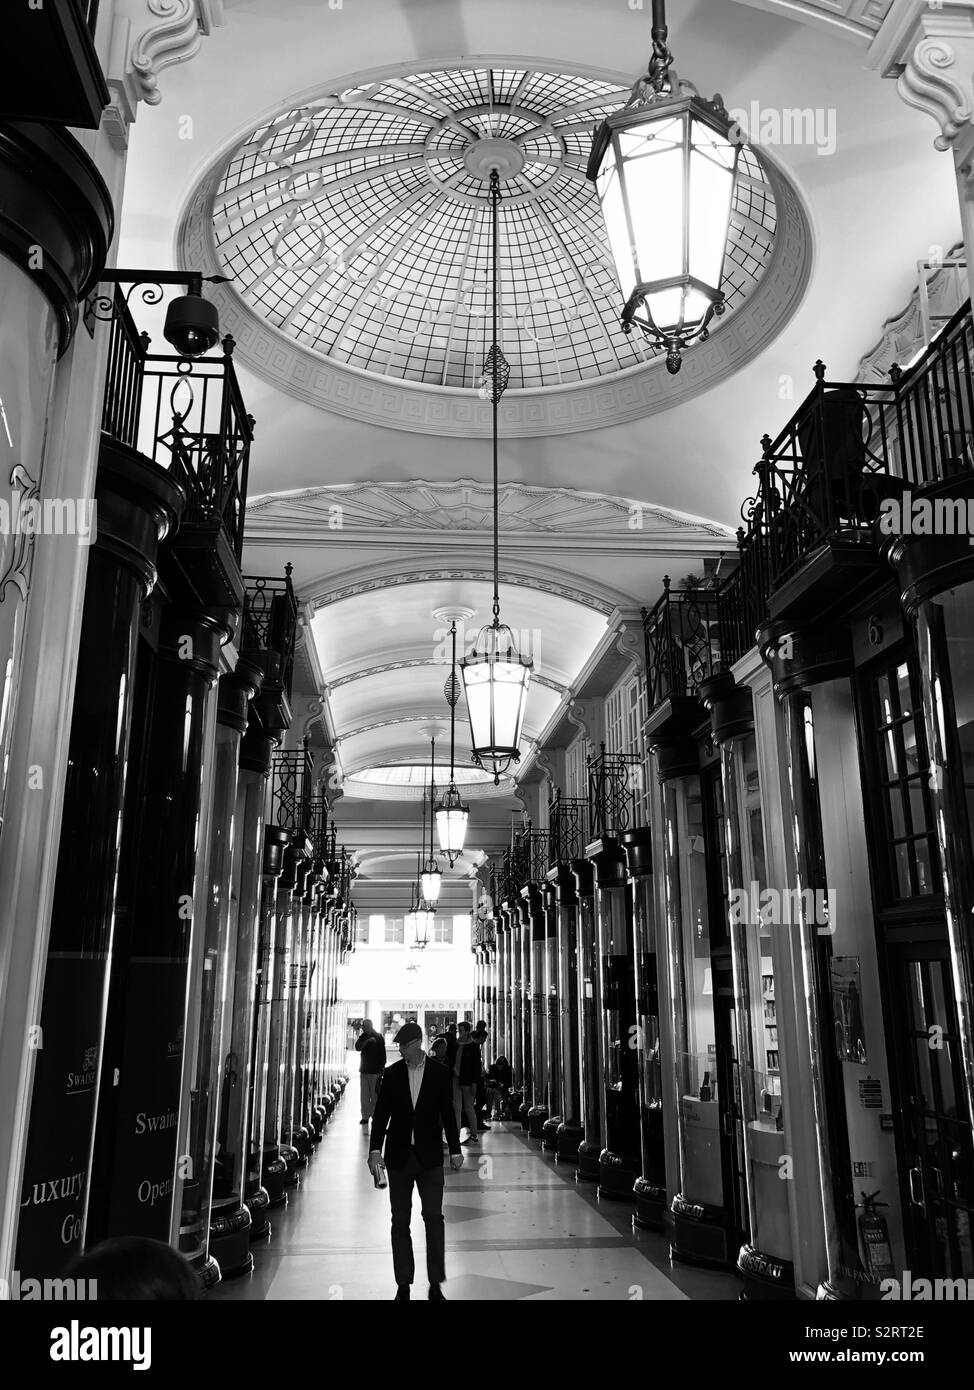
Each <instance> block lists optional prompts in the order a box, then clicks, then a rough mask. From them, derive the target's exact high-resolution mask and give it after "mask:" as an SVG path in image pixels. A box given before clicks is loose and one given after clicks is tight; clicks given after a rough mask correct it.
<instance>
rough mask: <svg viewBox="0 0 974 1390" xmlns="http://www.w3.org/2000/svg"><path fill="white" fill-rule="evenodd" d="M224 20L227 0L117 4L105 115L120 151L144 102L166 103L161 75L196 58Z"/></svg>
mask: <svg viewBox="0 0 974 1390" xmlns="http://www.w3.org/2000/svg"><path fill="white" fill-rule="evenodd" d="M223 21H224V15H223V0H116V6H115V13H114V16H113V27H112V36H111V42H110V48H109V61H108V70H107V72H106V74H105V75H106V79H107V82H108V90H109V92H110V93H111V98H112V99H111V102H110V103H109V106H108V107H107V109H106V111H105V115H104V120H105V123H106V130H107V132H108V137H109V139H110V140H111V142H112V144H113V145H114V146H115V148H116V149H125V147H126V146H127V145H128V128H129V126H130V125H131V124H132V122H133V121H134V120H135V117H136V112H137V109H138V104H139V102H140V101H144V102H145V103H146V104H147V105H148V106H158V104H159V103H160V102H161V101H162V92H161V91H160V90H159V74H160V73H161V72H162V70H163V69H164V68H168V67H172V66H173V65H174V64H175V63H185V62H186V61H187V59H189V58H192V57H194V56H195V54H197V53H198V52H199V50H200V46H201V44H202V42H203V39H204V38H206V37H208V36H209V34H210V33H211V32H212V31H213V30H214V29H217V28H219V27H220V26H221V25H222V24H223Z"/></svg>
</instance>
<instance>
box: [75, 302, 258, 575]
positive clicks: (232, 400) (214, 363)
mask: <svg viewBox="0 0 974 1390" xmlns="http://www.w3.org/2000/svg"><path fill="white" fill-rule="evenodd" d="M142 294H143V298H145V299H146V300H147V302H149V303H150V304H151V303H157V302H158V299H159V298H160V297H161V291H158V287H150V289H148V290H146V289H143V290H142ZM93 312H94V315H95V317H105V316H107V315H108V314H110V325H111V327H110V337H109V351H108V376H107V379H106V382H105V396H104V402H103V406H102V430H103V432H104V433H105V434H108V435H110V436H111V438H113V439H117V440H118V441H119V442H120V443H122V444H127V445H128V446H129V447H130V448H133V449H138V451H139V452H140V453H142V454H144V455H145V456H146V457H147V458H149V459H151V460H152V461H153V463H156V464H158V465H159V466H160V467H161V468H164V469H166V471H167V472H171V473H173V474H174V476H175V477H176V478H177V479H178V481H179V482H180V483H181V485H182V486H183V487H184V488H185V490H186V493H187V496H188V499H189V503H188V506H187V508H186V511H185V512H184V514H183V525H188V524H193V523H205V522H213V521H219V522H220V523H221V524H222V526H223V528H224V529H225V531H226V533H227V536H228V538H229V540H230V544H231V547H232V549H233V552H234V555H235V556H236V558H237V561H238V562H239V560H240V556H241V553H242V550H243V526H244V514H245V511H246V505H247V474H248V469H249V465H250V445H251V442H252V440H253V426H254V420H253V416H251V415H248V414H247V412H246V409H245V407H244V403H243V397H242V396H241V394H240V387H239V384H238V382H237V377H236V373H235V371H234V367H233V349H234V340H233V338H232V337H230V335H229V334H228V335H227V336H226V337H225V338H224V339H223V342H222V347H223V354H222V356H220V357H199V358H194V359H192V360H190V359H188V358H184V357H177V356H161V355H157V354H154V353H150V352H149V350H148V349H149V343H150V340H149V338H148V335H147V334H145V333H139V331H138V329H137V327H136V324H135V321H134V319H133V317H132V313H131V310H130V309H129V305H128V301H127V299H126V297H125V295H124V293H123V290H122V286H121V285H115V287H114V291H113V294H112V296H111V298H109V297H108V296H100V297H97V298H96V299H95V300H94V302H93Z"/></svg>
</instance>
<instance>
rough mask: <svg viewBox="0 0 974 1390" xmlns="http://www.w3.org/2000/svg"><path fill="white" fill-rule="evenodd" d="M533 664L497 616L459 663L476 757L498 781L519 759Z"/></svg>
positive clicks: (476, 761)
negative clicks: (522, 654) (521, 652)
mask: <svg viewBox="0 0 974 1390" xmlns="http://www.w3.org/2000/svg"><path fill="white" fill-rule="evenodd" d="M532 665H533V663H532V662H531V660H530V659H529V658H527V657H523V656H521V655H520V653H519V652H518V649H517V646H516V645H515V642H514V634H513V632H511V629H510V628H509V627H508V626H507V624H506V623H501V622H498V621H497V620H496V619H495V621H494V623H493V624H492V625H491V626H489V627H484V628H481V630H480V632H479V634H478V636H477V641H476V643H475V644H474V649H473V652H472V653H471V654H470V656H467V657H464V658H463V660H462V661H461V662H460V671H461V673H462V675H463V689H464V694H465V696H466V700H467V715H468V717H469V719H470V739H471V746H472V748H473V759H474V762H475V763H476V764H477V766H478V767H480V768H483V769H484V770H485V771H487V772H492V773H493V774H494V782H495V784H496V783H498V782H499V781H500V779H501V777H502V775H503V774H504V773H505V772H507V771H508V770H509V768H510V766H511V764H512V763H517V762H520V760H521V752H520V748H519V744H520V741H521V726H522V724H523V722H524V707H525V703H526V701H527V694H528V685H529V683H530V680H531V671H532Z"/></svg>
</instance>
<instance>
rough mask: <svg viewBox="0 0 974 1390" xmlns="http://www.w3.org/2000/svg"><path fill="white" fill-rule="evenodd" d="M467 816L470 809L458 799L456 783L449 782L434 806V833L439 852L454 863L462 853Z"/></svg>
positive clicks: (468, 816)
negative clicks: (438, 843) (437, 841)
mask: <svg viewBox="0 0 974 1390" xmlns="http://www.w3.org/2000/svg"><path fill="white" fill-rule="evenodd" d="M469 818H470V810H469V808H468V807H467V806H465V805H464V804H463V801H462V800H461V799H460V793H459V791H457V787H456V783H455V782H451V783H450V785H449V786H448V787H447V789H446V791H445V792H444V793H443V796H442V798H441V799H440V803H439V805H438V806H437V808H436V834H437V838H438V839H439V842H440V852H441V853H442V854H445V855H446V857H447V859H449V861H450V863H451V864H455V863H456V862H457V860H458V859H459V858H460V855H461V854H462V853H463V844H464V841H465V840H466V838H467V821H468V820H469Z"/></svg>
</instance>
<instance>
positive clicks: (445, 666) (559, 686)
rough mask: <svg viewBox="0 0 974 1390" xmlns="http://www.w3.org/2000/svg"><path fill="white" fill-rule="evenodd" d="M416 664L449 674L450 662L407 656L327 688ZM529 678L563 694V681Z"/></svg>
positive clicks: (350, 673)
mask: <svg viewBox="0 0 974 1390" xmlns="http://www.w3.org/2000/svg"><path fill="white" fill-rule="evenodd" d="M416 666H438V667H440V669H441V670H443V671H445V672H447V674H449V670H450V663H449V662H448V661H447V662H443V661H440V660H438V659H437V658H436V657H430V656H416V657H409V658H408V659H407V660H404V661H384V662H381V663H380V664H378V665H375V666H363V667H362V668H361V669H360V670H357V671H348V672H346V673H345V675H343V676H338V677H337V678H336V679H334V680H330V681H329V682H328V689H329V690H339V689H340V688H341V687H342V686H343V685H350V684H351V683H352V682H353V681H361V680H369V679H371V677H372V676H383V675H385V674H386V673H387V672H389V671H408V670H410V669H412V668H413V667H416ZM531 680H532V682H533V683H535V684H537V685H545V686H547V687H548V689H549V690H554V691H556V692H557V693H558V694H559V695H561V694H563V693H564V691H565V690H566V689H567V686H566V685H565V684H564V682H563V681H556V680H553V679H552V677H551V676H545V675H542V674H541V673H540V672H538V671H532V673H531Z"/></svg>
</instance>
